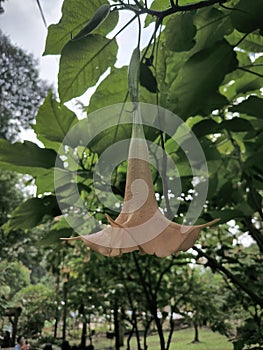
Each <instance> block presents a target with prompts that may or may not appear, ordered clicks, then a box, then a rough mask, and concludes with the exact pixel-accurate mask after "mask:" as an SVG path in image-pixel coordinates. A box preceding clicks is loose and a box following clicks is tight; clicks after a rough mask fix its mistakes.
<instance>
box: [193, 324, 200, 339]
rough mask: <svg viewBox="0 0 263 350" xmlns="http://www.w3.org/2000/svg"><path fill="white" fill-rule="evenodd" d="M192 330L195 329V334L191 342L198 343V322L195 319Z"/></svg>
mask: <svg viewBox="0 0 263 350" xmlns="http://www.w3.org/2000/svg"><path fill="white" fill-rule="evenodd" d="M194 331H195V336H194V340H193V341H192V343H199V342H200V340H199V331H198V322H197V321H196V320H194Z"/></svg>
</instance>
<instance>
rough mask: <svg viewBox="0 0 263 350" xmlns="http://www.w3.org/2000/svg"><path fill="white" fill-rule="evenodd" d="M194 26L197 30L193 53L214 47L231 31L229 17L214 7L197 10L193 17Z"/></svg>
mask: <svg viewBox="0 0 263 350" xmlns="http://www.w3.org/2000/svg"><path fill="white" fill-rule="evenodd" d="M194 24H195V25H196V28H197V33H196V45H195V47H194V48H193V51H194V53H195V52H197V51H200V50H202V49H205V48H209V47H212V46H214V45H215V43H216V42H218V41H221V40H223V39H224V37H225V35H229V34H230V33H231V32H232V31H233V27H232V25H231V21H230V19H229V16H228V15H226V14H225V13H224V12H222V11H220V10H218V9H216V8H214V7H205V8H202V9H199V10H198V11H197V14H196V15H195V16H194Z"/></svg>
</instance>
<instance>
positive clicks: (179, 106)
mask: <svg viewBox="0 0 263 350" xmlns="http://www.w3.org/2000/svg"><path fill="white" fill-rule="evenodd" d="M236 66H237V59H236V54H235V52H234V51H233V49H232V47H231V46H230V45H229V44H228V43H227V42H226V41H224V40H222V41H220V42H218V43H216V45H215V46H213V47H211V48H209V49H204V50H201V51H199V52H197V53H196V54H194V55H193V56H192V57H190V59H189V60H188V61H187V62H186V63H185V64H184V66H183V67H182V69H181V70H180V72H179V74H178V76H177V78H176V80H175V81H174V83H173V84H172V86H171V88H170V91H169V96H168V98H169V100H170V103H171V104H172V105H173V110H174V111H175V112H176V113H178V115H179V116H181V117H186V116H190V115H196V114H198V113H201V114H204V115H207V114H209V113H211V111H212V110H214V109H217V108H220V107H222V106H224V104H225V103H227V100H226V98H225V97H224V96H222V95H220V94H219V92H218V87H219V85H220V84H221V82H222V81H223V80H224V77H225V75H226V74H227V73H230V72H232V71H233V70H234V69H235V68H236Z"/></svg>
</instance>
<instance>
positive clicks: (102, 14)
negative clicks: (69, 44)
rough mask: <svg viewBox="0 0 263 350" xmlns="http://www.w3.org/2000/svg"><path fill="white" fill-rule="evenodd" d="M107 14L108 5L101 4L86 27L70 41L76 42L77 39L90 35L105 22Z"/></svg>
mask: <svg viewBox="0 0 263 350" xmlns="http://www.w3.org/2000/svg"><path fill="white" fill-rule="evenodd" d="M109 13H110V5H109V4H103V5H102V6H101V7H100V8H98V10H97V11H96V12H95V13H94V15H93V16H92V17H91V19H90V20H89V21H88V23H87V25H86V26H85V27H84V28H83V29H82V30H81V31H80V32H79V33H78V34H77V35H76V36H75V37H74V38H73V39H72V40H78V39H81V38H84V37H85V36H87V35H89V34H90V33H92V32H93V31H94V30H95V29H96V28H97V27H99V26H100V25H101V24H102V23H103V22H104V21H105V19H106V18H107V17H108V15H109Z"/></svg>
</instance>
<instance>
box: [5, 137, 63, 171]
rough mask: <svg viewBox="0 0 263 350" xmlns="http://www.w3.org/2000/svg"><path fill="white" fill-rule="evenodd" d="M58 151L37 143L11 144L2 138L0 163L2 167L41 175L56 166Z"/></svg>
mask: <svg viewBox="0 0 263 350" xmlns="http://www.w3.org/2000/svg"><path fill="white" fill-rule="evenodd" d="M56 157H57V153H56V152H55V151H53V150H51V149H44V148H40V147H38V146H37V145H36V144H35V143H33V142H30V141H25V142H24V143H19V142H17V143H14V144H11V143H10V142H9V141H7V140H4V139H0V165H1V168H2V169H7V170H13V171H17V172H19V173H22V174H30V175H33V176H35V175H39V174H41V173H44V172H45V171H46V170H45V169H49V168H52V167H54V165H55V162H56Z"/></svg>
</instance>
